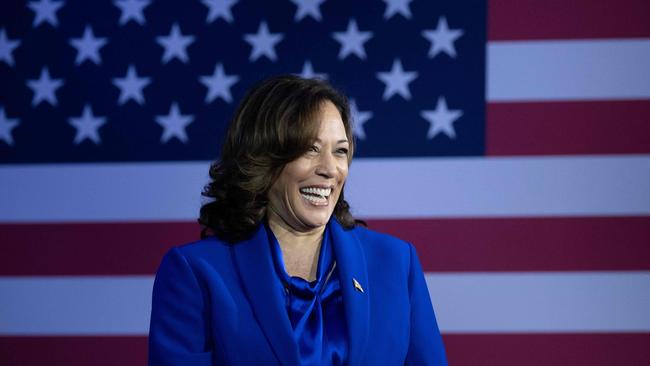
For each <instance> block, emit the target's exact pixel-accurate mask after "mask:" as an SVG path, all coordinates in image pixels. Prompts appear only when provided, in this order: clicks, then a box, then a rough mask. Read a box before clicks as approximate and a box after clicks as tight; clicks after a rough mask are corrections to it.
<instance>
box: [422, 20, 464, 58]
mask: <svg viewBox="0 0 650 366" xmlns="http://www.w3.org/2000/svg"><path fill="white" fill-rule="evenodd" d="M462 35H463V30H462V29H449V26H448V25H447V19H446V18H445V17H440V18H439V19H438V25H437V26H436V29H434V30H424V31H422V36H423V37H424V38H426V39H428V40H429V42H431V48H429V58H434V57H436V55H437V54H438V53H440V52H444V53H446V54H448V55H449V56H450V57H452V58H453V57H456V48H455V47H454V42H455V41H456V40H457V39H458V38H460V37H461V36H462Z"/></svg>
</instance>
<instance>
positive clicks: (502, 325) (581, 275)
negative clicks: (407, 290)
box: [426, 272, 650, 333]
mask: <svg viewBox="0 0 650 366" xmlns="http://www.w3.org/2000/svg"><path fill="white" fill-rule="evenodd" d="M426 280H427V285H428V286H429V291H430V294H431V299H432V302H433V304H434V308H435V309H436V314H437V316H438V320H439V326H440V327H441V329H442V331H444V332H447V333H453V332H460V333H462V332H470V333H497V332H522V333H528V332H531V333H542V332H648V331H650V272H591V273H588V272H573V273H571V272H569V273H566V272H565V273H507V274H503V273H471V274H427V275H426Z"/></svg>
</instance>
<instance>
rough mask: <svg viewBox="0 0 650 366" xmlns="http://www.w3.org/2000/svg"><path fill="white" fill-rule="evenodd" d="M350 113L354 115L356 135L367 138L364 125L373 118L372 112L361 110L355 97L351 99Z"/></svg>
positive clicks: (353, 121) (353, 124)
mask: <svg viewBox="0 0 650 366" xmlns="http://www.w3.org/2000/svg"><path fill="white" fill-rule="evenodd" d="M350 114H351V115H352V126H353V127H354V131H353V132H354V135H355V136H356V137H357V138H359V139H361V140H365V139H366V130H365V129H364V128H363V125H364V124H365V123H366V122H367V121H368V120H369V119H371V118H372V112H370V111H360V110H359V108H358V107H357V102H355V100H354V99H350Z"/></svg>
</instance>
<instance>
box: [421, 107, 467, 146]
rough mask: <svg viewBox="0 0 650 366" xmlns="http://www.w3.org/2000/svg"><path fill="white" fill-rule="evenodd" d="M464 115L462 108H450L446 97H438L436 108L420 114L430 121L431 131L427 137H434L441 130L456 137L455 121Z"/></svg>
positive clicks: (450, 136)
mask: <svg viewBox="0 0 650 366" xmlns="http://www.w3.org/2000/svg"><path fill="white" fill-rule="evenodd" d="M462 115H463V111H461V110H449V108H448V107H447V101H446V100H445V98H444V97H440V98H438V103H437V104H436V109H435V110H433V111H422V112H421V113H420V116H422V118H424V119H426V120H427V121H428V122H429V124H430V125H429V132H428V133H427V138H429V139H432V138H434V137H436V135H438V134H439V133H440V132H443V133H444V134H445V135H447V136H449V138H452V139H453V138H456V131H455V130H454V125H453V124H454V122H456V120H457V119H459V118H460V117H461V116H462Z"/></svg>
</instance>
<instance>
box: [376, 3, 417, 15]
mask: <svg viewBox="0 0 650 366" xmlns="http://www.w3.org/2000/svg"><path fill="white" fill-rule="evenodd" d="M383 1H384V2H385V3H386V11H384V19H390V18H392V17H393V15H395V14H397V13H399V14H401V15H402V16H403V17H404V18H406V19H411V17H412V14H411V8H410V7H409V6H410V4H411V2H412V1H413V0H383Z"/></svg>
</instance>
